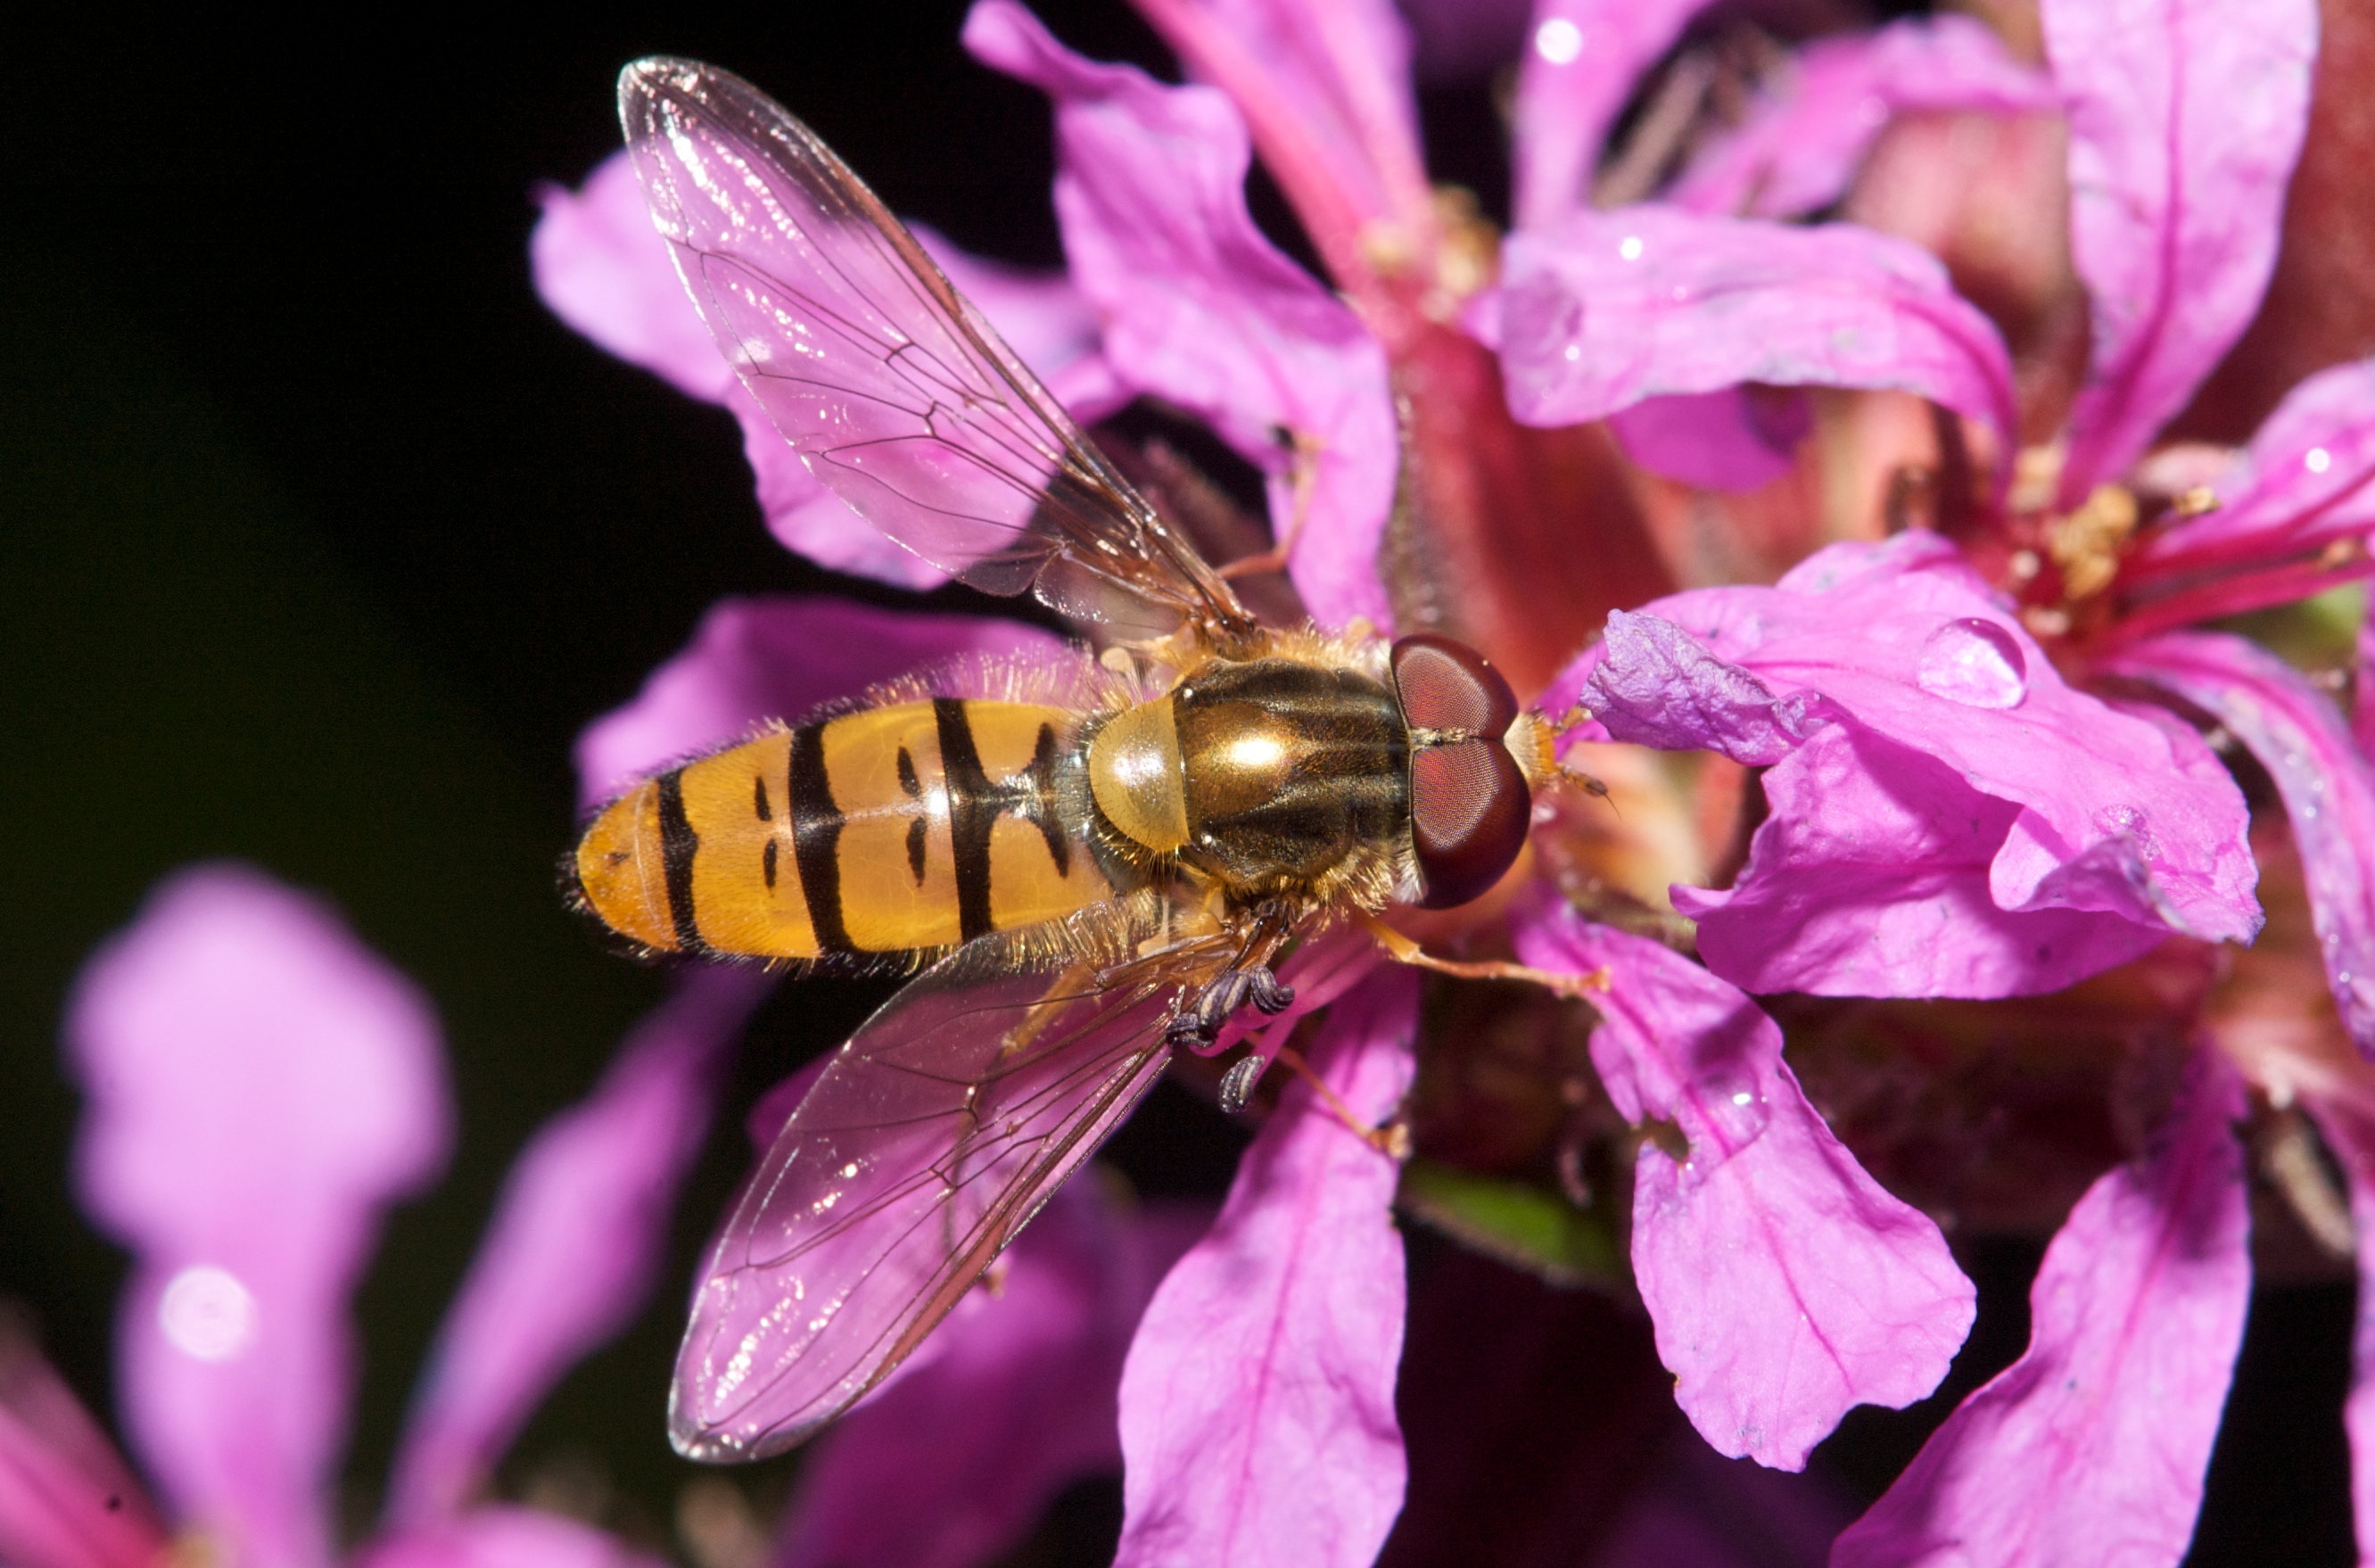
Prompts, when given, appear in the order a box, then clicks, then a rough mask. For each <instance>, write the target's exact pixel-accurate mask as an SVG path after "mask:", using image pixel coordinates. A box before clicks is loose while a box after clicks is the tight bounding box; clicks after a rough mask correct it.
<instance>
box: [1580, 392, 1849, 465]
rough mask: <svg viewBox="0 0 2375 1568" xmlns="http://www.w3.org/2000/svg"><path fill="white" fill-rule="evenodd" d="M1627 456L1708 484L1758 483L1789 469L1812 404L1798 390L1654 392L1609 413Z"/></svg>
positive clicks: (1808, 422)
mask: <svg viewBox="0 0 2375 1568" xmlns="http://www.w3.org/2000/svg"><path fill="white" fill-rule="evenodd" d="M1608 428H1609V429H1611V430H1614V431H1615V432H1616V439H1617V440H1618V441H1620V442H1623V443H1624V445H1625V456H1627V457H1630V458H1631V459H1633V461H1634V462H1636V463H1637V464H1639V465H1640V466H1642V467H1644V468H1647V469H1648V470H1649V472H1651V473H1653V474H1657V475H1660V476H1662V477H1666V478H1669V479H1674V480H1678V481H1680V482H1681V483H1683V484H1685V485H1696V486H1698V487H1699V488H1701V489H1710V490H1753V489H1756V488H1757V487H1758V486H1759V485H1763V484H1768V483H1770V482H1771V481H1773V480H1775V479H1778V478H1779V477H1781V476H1782V475H1784V474H1786V473H1788V472H1790V468H1791V467H1792V466H1793V465H1794V457H1793V454H1794V453H1795V451H1796V448H1797V445H1798V442H1800V441H1802V440H1803V439H1804V437H1805V435H1806V432H1807V431H1808V430H1812V429H1813V428H1814V411H1813V409H1812V408H1811V407H1808V405H1807V403H1806V400H1805V398H1804V396H1803V395H1801V394H1798V393H1796V392H1794V391H1782V390H1778V389H1767V390H1762V391H1758V390H1752V389H1751V388H1748V387H1744V386H1731V387H1725V388H1724V389H1723V390H1722V391H1720V392H1694V393H1685V394H1684V395H1682V396H1679V397H1652V398H1648V399H1647V400H1646V401H1643V402H1640V403H1636V404H1634V405H1633V406H1632V407H1629V408H1620V409H1618V410H1617V411H1616V412H1615V413H1613V414H1612V415H1610V416H1609V419H1608Z"/></svg>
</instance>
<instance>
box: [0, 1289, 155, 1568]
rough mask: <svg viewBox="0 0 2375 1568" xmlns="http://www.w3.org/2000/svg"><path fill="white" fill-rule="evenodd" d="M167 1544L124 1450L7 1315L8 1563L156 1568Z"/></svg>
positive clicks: (0, 1387) (1, 1402)
mask: <svg viewBox="0 0 2375 1568" xmlns="http://www.w3.org/2000/svg"><path fill="white" fill-rule="evenodd" d="M167 1546H168V1542H167V1540H166V1536H165V1529H164V1527H163V1525H161V1524H160V1522H159V1521H158V1518H157V1514H156V1510H155V1509H154V1508H153V1507H151V1506H150V1504H149V1502H148V1494H147V1493H146V1492H145V1491H142V1490H141V1487H140V1483H139V1482H138V1481H136V1480H134V1479H133V1476H132V1472H131V1471H130V1470H129V1469H127V1468H125V1467H124V1461H123V1459H122V1458H121V1457H119V1456H117V1454H116V1452H115V1445H114V1444H112V1443H110V1442H108V1440H107V1434H106V1433H105V1432H101V1431H100V1427H99V1423H98V1422H97V1421H93V1420H91V1418H90V1414H89V1411H87V1410H85V1409H83V1408H82V1402H81V1401H80V1400H78V1399H77V1398H76V1397H74V1392H73V1390H71V1389H69V1388H68V1387H67V1386H66V1385H65V1381H64V1380H63V1379H61V1378H60V1377H59V1376H58V1374H57V1373H55V1372H53V1371H52V1370H51V1368H50V1364H49V1363H48V1362H45V1361H43V1360H42V1359H41V1351H40V1350H38V1349H37V1348H36V1347H35V1346H34V1344H33V1342H32V1340H31V1338H30V1336H29V1335H27V1334H26V1333H25V1332H24V1331H23V1329H22V1328H21V1327H20V1326H18V1324H16V1323H15V1322H13V1321H11V1320H10V1319H9V1318H8V1317H7V1316H6V1315H5V1314H0V1562H6V1563H8V1564H9V1565H10V1568H154V1565H155V1564H156V1562H158V1560H159V1559H160V1558H161V1557H162V1556H163V1555H164V1554H165V1551H166V1550H167Z"/></svg>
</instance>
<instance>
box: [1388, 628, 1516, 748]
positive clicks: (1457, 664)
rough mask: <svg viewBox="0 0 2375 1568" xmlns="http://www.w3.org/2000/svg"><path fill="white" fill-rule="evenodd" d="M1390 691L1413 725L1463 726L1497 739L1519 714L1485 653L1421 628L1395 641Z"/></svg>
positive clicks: (1447, 727) (1505, 684)
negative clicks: (1391, 688)
mask: <svg viewBox="0 0 2375 1568" xmlns="http://www.w3.org/2000/svg"><path fill="white" fill-rule="evenodd" d="M1391 658H1392V661H1393V670H1394V692H1395V695H1396V696H1398V697H1399V698H1400V700H1401V704H1402V718H1403V720H1404V721H1405V722H1407V723H1408V724H1409V725H1410V726H1411V727H1412V729H1464V730H1469V731H1471V732H1472V733H1474V734H1477V735H1481V736H1483V737H1485V738H1486V739H1487V740H1498V739H1500V738H1501V737H1502V736H1503V735H1505V734H1507V731H1508V728H1509V725H1510V722H1511V721H1512V720H1514V719H1515V718H1516V717H1517V716H1518V699H1517V696H1516V694H1515V693H1513V692H1511V691H1510V690H1509V683H1508V682H1507V681H1506V680H1504V679H1502V678H1501V672H1500V671H1499V670H1496V669H1495V668H1494V667H1493V666H1492V665H1491V664H1490V663H1489V662H1488V661H1487V660H1486V659H1485V657H1484V655H1483V654H1480V653H1478V652H1477V651H1476V650H1475V649H1473V648H1471V647H1470V646H1469V645H1468V644H1467V643H1455V642H1453V641H1452V640H1451V639H1450V638H1448V637H1437V636H1436V635H1435V634H1434V633H1432V632H1425V631H1422V632H1419V633H1418V634H1416V635H1415V636H1411V637H1405V638H1403V639H1401V641H1400V642H1398V643H1395V644H1394V647H1393V653H1392V654H1391Z"/></svg>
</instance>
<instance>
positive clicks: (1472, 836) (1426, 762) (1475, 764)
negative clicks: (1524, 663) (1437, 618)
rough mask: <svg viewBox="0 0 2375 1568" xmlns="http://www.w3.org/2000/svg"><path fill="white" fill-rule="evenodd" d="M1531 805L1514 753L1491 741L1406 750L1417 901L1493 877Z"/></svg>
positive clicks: (1438, 904) (1457, 895) (1512, 849)
mask: <svg viewBox="0 0 2375 1568" xmlns="http://www.w3.org/2000/svg"><path fill="white" fill-rule="evenodd" d="M1505 690H1506V689H1505ZM1459 727H1461V728H1467V727H1469V726H1467V725H1461V726H1459ZM1533 804H1534V803H1533V795H1532V792H1531V791H1530V790H1529V789H1527V787H1526V775H1525V774H1523V773H1521V772H1518V762H1517V759H1516V758H1514V757H1512V756H1510V755H1509V749H1508V748H1507V747H1506V746H1504V745H1502V744H1501V743H1500V742H1499V741H1497V740H1462V741H1456V742H1454V743H1453V744H1451V745H1449V746H1425V747H1421V748H1420V749H1418V750H1416V751H1413V752H1412V754H1411V840H1412V845H1413V847H1415V848H1416V850H1417V851H1418V879H1419V900H1418V902H1419V903H1420V905H1421V906H1422V907H1424V908H1426V909H1447V908H1449V907H1450V906H1452V905H1453V904H1460V903H1466V902H1469V901H1470V900H1471V899H1474V898H1478V897H1481V896H1482V895H1483V893H1484V892H1485V891H1486V890H1488V889H1490V888H1491V887H1492V886H1493V884H1494V883H1495V882H1497V881H1499V880H1500V879H1501V874H1502V873H1503V872H1505V871H1507V870H1508V868H1509V865H1510V863H1511V862H1512V861H1514V860H1516V859H1517V858H1518V851H1519V850H1521V849H1523V848H1525V846H1526V829H1527V827H1528V825H1529V824H1530V821H1531V820H1532V818H1533Z"/></svg>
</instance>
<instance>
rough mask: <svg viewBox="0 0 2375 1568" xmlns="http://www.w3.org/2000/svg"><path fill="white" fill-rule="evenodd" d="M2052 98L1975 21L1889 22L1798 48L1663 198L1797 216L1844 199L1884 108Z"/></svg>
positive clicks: (1891, 111)
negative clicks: (1778, 82)
mask: <svg viewBox="0 0 2375 1568" xmlns="http://www.w3.org/2000/svg"><path fill="white" fill-rule="evenodd" d="M2060 102H2061V99H2060V97H2059V95H2057V94H2056V93H2055V91H2054V89H2053V84H2052V82H2051V81H2050V80H2049V79H2048V78H2046V77H2042V76H2040V75H2038V73H2037V72H2035V71H2032V70H2030V69H2029V68H2028V67H2027V66H2026V65H2021V64H2020V63H2019V62H2018V61H2016V60H2015V59H2014V58H2013V57H2012V56H2011V54H2010V53H2007V52H2006V51H2005V49H2004V46H2003V40H2001V39H1999V38H1998V37H1997V36H1996V34H1995V33H1994V31H1993V30H1992V29H1990V28H1988V27H1987V26H1986V24H1984V23H1982V22H1979V21H1977V20H1975V19H1974V18H1969V17H1958V16H1942V17H1935V18H1924V19H1921V20H1918V21H1913V20H1908V21H1897V22H1891V23H1889V24H1888V25H1887V26H1886V27H1884V28H1880V29H1875V30H1873V31H1872V32H1867V33H1850V34H1848V35H1846V36H1844V37H1840V38H1828V39H1824V40H1821V41H1817V42H1814V43H1811V44H1809V45H1807V46H1806V48H1805V49H1804V50H1802V52H1800V53H1799V55H1798V57H1797V60H1796V62H1795V69H1794V70H1793V71H1791V72H1790V73H1788V74H1787V75H1786V76H1784V77H1783V78H1782V86H1781V88H1780V90H1779V91H1778V92H1775V93H1771V94H1769V95H1767V96H1766V97H1764V98H1763V99H1761V100H1759V101H1758V103H1757V104H1756V106H1755V108H1754V109H1752V110H1751V111H1750V112H1749V114H1748V118H1747V119H1746V120H1745V121H1744V122H1743V123H1742V124H1741V125H1740V127H1739V129H1737V130H1735V131H1733V132H1732V133H1731V135H1729V136H1723V137H1721V138H1719V139H1718V140H1716V141H1714V142H1712V143H1710V144H1709V145H1708V147H1707V149H1706V150H1705V151H1704V152H1702V153H1700V154H1699V155H1698V156H1697V157H1696V158H1695V159H1693V160H1692V163H1691V166H1690V168H1689V169H1688V170H1686V171H1684V174H1683V176H1682V178H1681V179H1679V180H1677V181H1676V182H1675V183H1674V184H1673V186H1672V189H1670V190H1669V191H1668V192H1667V193H1666V199H1667V200H1668V201H1671V202H1672V203H1673V204H1674V205H1675V206H1684V207H1688V208H1690V209H1691V210H1692V211H1694V212H1717V213H1732V214H1736V215H1740V216H1743V217H1754V218H1798V217H1802V216H1803V215H1805V214H1807V213H1810V212H1815V211H1819V210H1820V209H1822V208H1824V207H1826V206H1830V205H1831V204H1832V203H1834V202H1836V201H1837V200H1838V199H1839V198H1840V197H1841V196H1843V195H1846V194H1847V190H1848V185H1849V183H1850V182H1851V181H1853V180H1854V178H1855V174H1856V171H1857V170H1858V169H1859V168H1860V167H1861V165H1862V163H1863V156H1864V154H1865V152H1867V151H1868V150H1870V148H1871V147H1872V144H1873V138H1874V137H1876V136H1879V135H1880V133H1881V131H1882V130H1883V129H1884V128H1885V127H1886V125H1887V124H1888V122H1889V119H1890V117H1891V116H1892V115H1896V114H1903V113H1907V112H1919V111H1923V110H1976V111H1986V112H1995V113H1999V114H2018V113H2025V112H2033V111H2037V110H2047V109H2053V108H2057V107H2059V105H2060Z"/></svg>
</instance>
